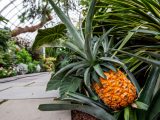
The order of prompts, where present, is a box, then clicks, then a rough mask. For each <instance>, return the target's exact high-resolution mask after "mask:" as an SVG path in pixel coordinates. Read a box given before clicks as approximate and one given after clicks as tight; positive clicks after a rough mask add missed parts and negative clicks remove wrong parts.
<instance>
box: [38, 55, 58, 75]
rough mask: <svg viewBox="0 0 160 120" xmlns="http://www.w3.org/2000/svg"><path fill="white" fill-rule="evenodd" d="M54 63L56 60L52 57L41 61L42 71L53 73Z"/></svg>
mask: <svg viewBox="0 0 160 120" xmlns="http://www.w3.org/2000/svg"><path fill="white" fill-rule="evenodd" d="M55 61H56V58H54V57H48V58H45V59H42V63H41V64H42V69H43V70H44V71H48V72H51V71H53V72H54V71H55Z"/></svg>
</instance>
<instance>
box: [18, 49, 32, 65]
mask: <svg viewBox="0 0 160 120" xmlns="http://www.w3.org/2000/svg"><path fill="white" fill-rule="evenodd" d="M16 58H17V63H25V64H28V63H31V62H32V57H31V55H30V54H29V52H28V51H27V50H25V49H24V48H23V49H22V50H20V51H18V52H17V53H16Z"/></svg>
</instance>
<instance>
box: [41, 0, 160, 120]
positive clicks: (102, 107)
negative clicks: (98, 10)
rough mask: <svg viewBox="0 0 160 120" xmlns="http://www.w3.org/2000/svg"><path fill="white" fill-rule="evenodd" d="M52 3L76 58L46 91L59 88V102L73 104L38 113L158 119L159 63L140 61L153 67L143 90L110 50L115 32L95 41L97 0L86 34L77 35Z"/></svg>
mask: <svg viewBox="0 0 160 120" xmlns="http://www.w3.org/2000/svg"><path fill="white" fill-rule="evenodd" d="M49 3H50V4H51V6H52V7H53V9H54V10H55V12H56V13H57V15H58V16H59V18H60V19H61V20H62V22H63V23H64V24H65V25H66V27H67V29H68V31H69V33H70V35H71V38H70V39H69V40H67V41H65V42H64V43H63V44H64V45H65V46H66V47H67V48H69V49H71V50H72V51H74V52H76V54H75V57H74V59H73V60H72V62H71V63H70V64H68V65H66V66H65V67H63V68H61V69H60V70H59V71H57V72H56V73H55V74H53V75H52V77H51V80H50V81H49V83H48V86H47V90H55V89H58V88H59V91H60V95H61V97H60V99H61V100H65V101H71V103H68V104H66V103H64V104H43V105H40V106H39V109H40V110H43V111H52V110H80V111H83V112H87V113H89V114H91V115H93V116H95V117H97V118H99V119H101V120H116V119H121V120H122V119H123V118H121V117H120V116H119V115H120V114H121V113H124V119H125V120H129V119H134V120H137V119H139V120H146V119H148V120H153V119H156V117H158V115H159V113H160V110H159V109H158V107H157V106H158V105H159V104H160V100H159V99H160V95H159V87H156V89H155V86H156V83H157V81H158V76H159V74H160V72H159V66H160V62H159V61H155V60H149V59H145V58H142V57H137V58H138V59H141V60H143V61H144V62H148V63H153V66H152V69H151V71H150V75H149V77H148V80H147V82H146V84H145V86H144V87H143V89H141V88H140V86H139V84H138V82H137V81H136V79H135V78H134V76H133V74H132V73H131V72H130V71H129V70H128V68H127V66H126V65H125V64H124V63H123V62H121V60H119V58H118V57H116V56H115V55H116V53H114V54H113V51H112V50H111V48H113V46H112V45H113V44H112V41H113V37H112V36H109V33H110V32H111V31H112V30H113V29H114V28H111V29H110V30H108V31H107V32H106V31H105V29H104V34H103V35H102V36H99V37H97V36H94V37H93V34H92V18H93V16H94V13H95V6H96V0H92V1H91V3H90V7H89V10H88V14H87V17H86V23H85V30H84V34H83V31H82V30H81V31H80V32H78V31H77V29H76V28H75V27H74V26H73V24H72V23H71V21H70V19H69V18H68V17H67V16H66V15H65V14H64V13H63V12H62V11H61V10H60V8H58V7H57V6H56V4H55V3H54V2H53V1H52V0H49ZM118 51H120V50H118ZM130 55H132V56H134V55H133V54H130ZM140 91H141V92H140ZM157 91H158V92H157ZM77 92H78V93H77ZM131 106H132V107H131ZM148 106H149V109H148ZM136 108H138V109H139V110H138V109H136ZM123 110H124V111H123ZM149 113H151V114H149ZM139 114H141V115H139ZM142 114H143V115H142Z"/></svg>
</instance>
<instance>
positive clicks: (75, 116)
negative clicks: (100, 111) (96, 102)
mask: <svg viewBox="0 0 160 120" xmlns="http://www.w3.org/2000/svg"><path fill="white" fill-rule="evenodd" d="M71 117H72V120H99V119H97V118H95V117H93V116H91V115H89V114H87V113H84V112H81V111H77V110H72V111H71Z"/></svg>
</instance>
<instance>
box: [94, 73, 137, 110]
mask: <svg viewBox="0 0 160 120" xmlns="http://www.w3.org/2000/svg"><path fill="white" fill-rule="evenodd" d="M104 74H105V75H106V79H104V78H102V77H100V82H101V84H102V86H99V85H98V84H97V83H95V84H93V88H94V89H95V92H96V93H97V94H98V96H99V98H100V99H101V100H102V101H103V102H104V103H105V104H106V105H108V106H109V107H110V108H112V109H113V110H118V109H120V108H122V107H125V106H127V105H129V104H131V103H133V101H134V100H135V99H136V98H137V94H136V88H135V86H134V85H133V84H132V83H131V82H130V80H128V78H127V77H126V75H125V74H124V73H123V72H121V71H120V70H118V71H117V72H114V71H111V70H110V71H109V72H104Z"/></svg>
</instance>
